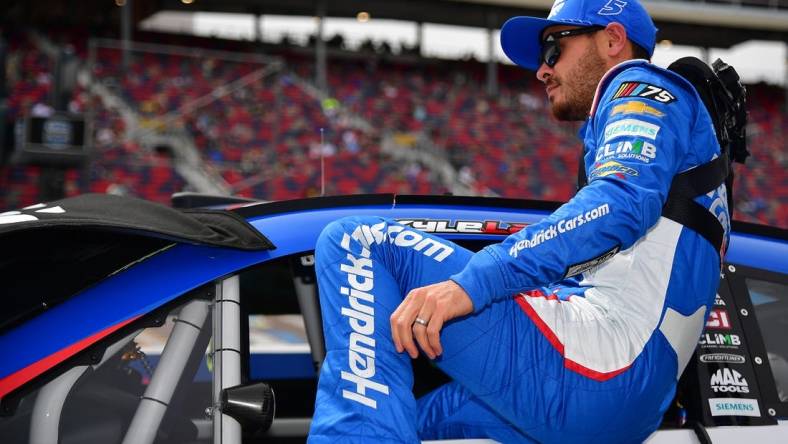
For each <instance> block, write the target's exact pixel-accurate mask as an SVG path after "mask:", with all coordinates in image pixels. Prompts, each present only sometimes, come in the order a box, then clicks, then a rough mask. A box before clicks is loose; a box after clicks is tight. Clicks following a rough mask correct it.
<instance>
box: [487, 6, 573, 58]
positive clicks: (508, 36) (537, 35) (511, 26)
mask: <svg viewBox="0 0 788 444" xmlns="http://www.w3.org/2000/svg"><path fill="white" fill-rule="evenodd" d="M558 25H578V26H582V25H581V24H580V23H566V22H561V21H557V20H548V19H543V18H538V17H512V18H510V19H509V20H507V21H506V23H504V24H503V26H502V27H501V48H502V49H503V52H504V54H506V56H507V57H509V58H510V59H511V60H512V61H513V62H514V63H516V64H518V65H520V66H522V67H523V68H525V69H530V70H531V71H536V70H538V69H539V66H540V65H541V64H542V63H541V61H540V58H541V54H542V43H541V38H542V31H544V29H545V28H547V27H548V26H558Z"/></svg>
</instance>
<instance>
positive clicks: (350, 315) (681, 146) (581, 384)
mask: <svg viewBox="0 0 788 444" xmlns="http://www.w3.org/2000/svg"><path fill="white" fill-rule="evenodd" d="M581 136H582V137H583V140H584V166H585V170H586V173H587V176H588V179H589V183H588V185H587V186H585V187H584V188H582V189H581V190H580V191H579V192H578V193H577V194H576V195H575V197H574V198H572V199H571V200H570V201H569V202H567V203H566V204H565V205H563V206H561V207H560V208H559V209H558V210H556V211H555V212H554V213H553V214H551V215H550V216H547V217H546V218H544V219H543V220H542V221H540V222H539V223H536V224H533V225H530V226H528V227H526V228H524V229H523V230H521V231H519V232H518V233H516V234H513V235H511V236H509V237H507V238H506V239H505V240H504V241H503V242H501V243H499V244H494V245H490V246H488V247H486V248H484V249H483V250H481V251H479V252H477V253H472V252H470V251H468V250H465V249H464V248H462V247H459V246H457V245H454V244H452V243H450V242H448V241H445V240H442V239H439V238H437V237H434V236H431V235H429V234H425V233H421V232H418V231H416V230H413V229H411V228H407V227H404V226H402V225H400V224H398V223H396V222H394V221H390V220H385V219H381V218H374V217H353V218H346V219H342V220H340V221H337V222H334V223H332V224H331V225H329V226H328V227H327V228H326V229H325V230H324V231H323V233H322V234H321V237H320V238H319V240H318V243H317V246H316V261H317V262H316V272H317V275H318V285H319V289H320V298H321V308H322V312H323V328H324V332H325V338H326V351H327V354H326V359H325V361H324V363H323V366H322V369H321V374H320V380H319V384H318V393H317V400H316V408H315V415H314V419H313V422H312V429H311V432H310V441H311V442H330V441H331V442H333V441H337V440H339V441H341V442H346V441H358V442H363V441H370V440H371V441H373V442H417V441H418V440H419V439H436V438H463V437H466V438H480V437H489V438H493V439H497V440H498V441H501V442H531V441H538V442H573V441H580V442H605V443H613V442H640V441H643V440H644V439H645V438H646V437H648V435H649V434H650V433H652V432H653V431H654V430H655V429H656V428H657V427H658V425H659V423H660V420H661V418H662V415H663V413H664V412H665V410H666V409H667V408H668V406H669V405H670V402H671V400H672V399H673V396H674V392H675V387H676V382H677V379H678V377H679V376H680V374H681V372H682V371H683V369H684V367H685V365H686V363H687V362H688V360H689V358H690V356H691V354H692V352H693V350H694V349H695V345H696V343H697V339H698V337H699V336H700V333H701V330H702V327H703V324H704V320H705V317H706V314H707V312H708V310H709V307H710V306H711V305H712V304H713V301H714V296H715V293H716V289H717V286H718V284H719V271H720V254H721V252H718V251H715V248H714V247H713V246H712V245H711V244H710V243H709V242H708V241H706V240H705V239H704V238H702V237H701V236H700V235H699V234H697V233H695V232H694V231H692V230H690V229H688V228H685V227H683V226H682V225H680V224H678V223H676V222H674V221H672V220H670V219H667V218H665V217H662V216H661V212H662V207H663V205H664V203H665V201H666V197H667V195H668V190H669V188H670V185H671V180H672V178H673V177H674V176H675V175H676V174H677V173H679V172H683V171H686V170H688V169H691V168H694V167H696V166H698V165H701V164H703V163H706V162H708V161H710V160H712V159H713V158H715V157H716V156H718V155H719V154H720V149H719V145H718V143H717V139H716V137H715V134H714V129H713V125H712V122H711V119H710V117H709V115H708V112H707V111H706V109H705V107H704V105H703V103H702V101H701V100H700V99H699V97H698V95H697V93H696V92H695V90H694V89H693V87H692V85H690V84H689V83H688V82H686V81H685V80H684V79H682V78H681V77H679V76H677V75H675V74H673V73H671V72H669V71H666V70H663V69H660V68H657V67H655V66H653V65H651V64H649V63H647V62H645V61H642V60H635V61H629V62H625V63H622V64H620V65H618V66H616V67H614V68H612V69H611V70H610V71H609V72H608V73H607V74H606V75H605V76H604V77H603V79H602V80H601V82H600V84H599V86H598V89H597V92H596V96H595V99H594V105H593V108H592V110H591V115H590V118H589V119H588V121H587V122H586V124H585V125H584V127H583V129H582V130H581ZM695 200H696V202H698V203H700V204H701V205H703V206H704V207H705V208H707V209H708V210H709V211H710V212H712V213H713V214H714V216H715V217H717V219H718V220H719V221H720V223H721V224H722V225H723V228H724V229H725V233H726V242H727V234H728V231H729V222H728V210H727V199H726V195H725V188H724V186H721V187H720V188H719V189H717V190H716V191H713V192H710V193H709V194H707V195H703V196H699V197H697V198H696V199H695ZM446 279H451V280H453V281H455V282H456V283H457V284H459V285H460V286H462V287H463V289H465V291H466V292H467V293H468V295H469V296H470V298H471V300H472V302H473V308H474V310H473V313H472V314H471V315H468V316H465V317H462V318H459V319H456V320H453V321H452V322H449V323H447V324H446V325H445V327H444V329H443V331H442V332H441V343H442V344H443V349H444V352H443V355H442V356H440V357H439V358H437V359H436V360H435V363H436V364H437V365H438V366H439V367H440V368H441V369H442V370H443V371H444V372H446V373H447V374H448V375H449V376H451V377H452V379H453V382H451V383H449V384H447V385H445V386H443V387H440V388H438V389H437V390H435V391H433V392H432V393H430V394H428V395H426V396H424V397H422V398H421V399H419V400H418V401H417V400H415V399H414V398H413V394H412V392H411V388H412V382H413V375H412V370H411V367H410V362H409V361H410V358H409V357H408V355H407V354H406V353H396V350H395V349H394V347H393V343H392V340H391V331H390V323H389V317H390V315H391V313H392V312H393V311H394V310H395V309H396V308H397V306H398V305H399V303H400V302H401V301H402V298H403V297H404V296H405V295H406V294H407V293H408V292H409V291H410V290H411V289H413V288H417V287H421V286H424V285H427V284H430V283H434V282H439V281H443V280H446Z"/></svg>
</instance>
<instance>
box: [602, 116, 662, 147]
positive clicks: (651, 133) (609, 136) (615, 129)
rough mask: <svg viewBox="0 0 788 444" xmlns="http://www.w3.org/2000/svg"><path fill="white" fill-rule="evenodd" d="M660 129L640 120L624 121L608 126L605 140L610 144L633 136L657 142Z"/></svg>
mask: <svg viewBox="0 0 788 444" xmlns="http://www.w3.org/2000/svg"><path fill="white" fill-rule="evenodd" d="M659 130H660V127H659V126H658V125H654V124H653V123H649V122H644V121H642V120H638V119H622V120H617V121H615V122H612V123H609V124H607V126H606V127H605V140H604V142H603V143H608V142H610V141H611V140H613V139H615V138H617V137H623V136H632V137H642V138H644V139H651V140H656V139H657V134H659Z"/></svg>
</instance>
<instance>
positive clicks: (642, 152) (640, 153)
mask: <svg viewBox="0 0 788 444" xmlns="http://www.w3.org/2000/svg"><path fill="white" fill-rule="evenodd" d="M656 157H657V147H656V145H654V144H653V143H651V142H647V141H645V140H642V139H635V140H634V141H633V140H622V141H620V142H613V143H606V144H604V145H602V147H601V148H599V149H598V150H597V152H596V159H595V160H596V161H597V162H602V161H605V160H610V159H631V160H637V161H639V162H642V163H649V162H651V161H652V160H654V159H656Z"/></svg>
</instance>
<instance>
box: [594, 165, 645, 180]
mask: <svg viewBox="0 0 788 444" xmlns="http://www.w3.org/2000/svg"><path fill="white" fill-rule="evenodd" d="M637 175H638V172H637V170H635V169H634V168H630V167H628V166H626V165H624V164H622V163H620V162H616V161H613V160H611V161H609V162H604V163H597V164H595V165H594V169H592V170H591V174H589V175H588V180H589V181H592V180H594V179H597V178H599V177H607V176H616V177H618V178H619V179H626V176H637Z"/></svg>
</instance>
